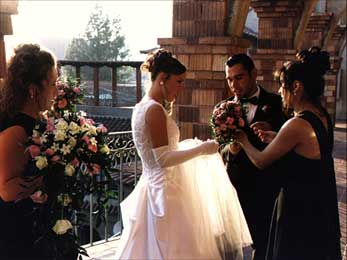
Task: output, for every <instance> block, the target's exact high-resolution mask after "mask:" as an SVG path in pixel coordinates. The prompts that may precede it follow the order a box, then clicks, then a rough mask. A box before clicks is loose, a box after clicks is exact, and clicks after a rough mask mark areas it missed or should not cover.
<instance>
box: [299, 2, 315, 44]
mask: <svg viewBox="0 0 347 260" xmlns="http://www.w3.org/2000/svg"><path fill="white" fill-rule="evenodd" d="M317 2H318V0H307V1H304V3H305V5H304V10H303V11H302V14H301V19H300V23H299V26H298V29H297V30H296V33H295V38H294V48H295V49H296V50H299V49H300V48H301V46H302V43H303V41H304V36H305V30H306V28H307V25H308V22H309V20H310V17H311V14H312V12H313V10H314V8H315V7H316V5H317Z"/></svg>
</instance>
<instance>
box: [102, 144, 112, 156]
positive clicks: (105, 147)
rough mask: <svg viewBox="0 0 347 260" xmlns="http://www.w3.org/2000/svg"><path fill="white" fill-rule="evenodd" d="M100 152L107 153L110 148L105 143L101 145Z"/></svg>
mask: <svg viewBox="0 0 347 260" xmlns="http://www.w3.org/2000/svg"><path fill="white" fill-rule="evenodd" d="M100 152H101V153H105V154H109V153H110V148H109V147H108V146H107V145H106V144H105V145H104V146H103V147H101V149H100Z"/></svg>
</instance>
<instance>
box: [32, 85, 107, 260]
mask: <svg viewBox="0 0 347 260" xmlns="http://www.w3.org/2000/svg"><path fill="white" fill-rule="evenodd" d="M57 87H58V95H57V97H55V99H54V103H53V106H52V110H51V111H46V112H45V113H44V116H43V120H42V121H40V122H39V123H38V124H37V125H36V126H35V128H34V130H33V134H32V136H31V137H30V138H29V141H28V146H27V149H28V151H29V154H30V162H29V163H30V164H31V166H32V167H31V168H32V174H33V175H34V176H43V186H42V187H41V190H42V191H43V192H44V194H46V195H47V201H46V202H45V203H44V204H43V208H45V209H46V212H45V213H44V214H45V220H44V222H43V223H38V228H39V229H40V230H41V233H42V236H43V237H46V238H47V239H46V240H45V241H50V243H51V244H50V245H49V246H51V247H52V248H51V249H50V250H49V252H54V253H53V255H49V257H51V258H50V259H53V258H54V259H65V258H66V257H67V256H66V255H65V256H64V255H59V254H60V253H61V252H69V254H72V255H76V254H77V253H80V254H84V255H85V254H86V251H85V249H83V248H82V247H80V246H79V245H78V243H77V237H76V234H75V233H74V231H73V229H72V227H73V226H74V225H77V222H76V219H77V217H76V216H77V215H80V213H81V212H80V210H81V209H80V207H81V205H82V202H83V198H84V196H85V195H87V194H90V193H91V192H98V193H99V194H102V193H103V191H104V188H105V183H106V182H107V180H110V178H111V177H110V175H109V173H108V169H109V166H110V163H111V158H110V148H109V146H108V144H107V141H108V140H107V129H106V128H105V127H104V126H103V125H102V124H96V123H95V122H94V121H93V120H92V119H90V118H87V117H86V113H85V112H82V111H77V110H76V104H79V103H80V102H81V100H82V97H83V95H82V91H81V88H80V86H79V85H78V83H77V82H76V81H72V80H59V81H58V83H57ZM101 173H103V176H105V177H106V179H105V177H103V178H99V175H100V174H101ZM105 180H106V182H105ZM105 197H106V196H104V197H103V198H105ZM77 212H79V213H78V214H77ZM76 214H77V215H76ZM61 223H64V228H63V230H64V232H60V231H59V232H57V230H60V229H59V228H58V227H59V226H61ZM67 241H70V242H69V243H67ZM66 247H68V249H67V248H66ZM57 254H58V255H57ZM64 257H65V258H64ZM71 259H72V258H71ZM75 259H76V258H75Z"/></svg>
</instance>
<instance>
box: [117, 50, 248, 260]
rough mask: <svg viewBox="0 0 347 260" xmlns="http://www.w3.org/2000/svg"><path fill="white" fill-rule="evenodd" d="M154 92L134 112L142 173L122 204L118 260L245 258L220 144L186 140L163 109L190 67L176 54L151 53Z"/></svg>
mask: <svg viewBox="0 0 347 260" xmlns="http://www.w3.org/2000/svg"><path fill="white" fill-rule="evenodd" d="M141 69H142V70H146V71H149V72H150V75H151V86H150V88H149V90H148V92H147V94H146V96H144V97H143V99H142V100H141V102H140V103H138V104H137V105H136V106H135V108H134V111H133V116H132V130H133V138H134V142H135V145H136V148H137V150H138V153H139V155H140V157H141V161H142V167H143V172H142V176H141V178H140V181H139V182H138V184H137V185H136V187H135V189H134V191H133V192H132V193H131V194H130V195H129V196H128V197H127V198H126V199H125V200H124V201H123V202H122V203H121V210H122V219H123V224H124V230H123V234H122V237H121V240H120V243H119V247H118V248H117V254H116V259H225V258H228V259H237V260H239V259H240V260H241V259H243V255H242V248H243V247H245V246H247V245H250V244H251V243H252V240H251V237H250V233H249V230H248V227H247V224H246V221H245V219H244V216H243V213H242V210H241V207H240V204H239V201H238V198H237V195H236V191H235V190H234V188H233V186H232V185H231V183H230V181H229V179H228V176H227V173H226V171H225V167H224V164H223V162H222V160H221V158H220V156H219V154H217V149H218V145H217V144H216V143H215V142H214V141H206V142H202V141H200V140H197V139H195V140H192V139H190V140H185V141H183V142H180V143H179V130H178V127H177V125H176V124H175V122H174V121H173V119H172V118H171V117H170V115H169V114H168V113H167V112H166V110H165V109H164V107H163V106H162V105H161V104H162V103H163V102H164V101H165V100H167V101H169V102H173V101H174V100H175V98H176V95H177V94H178V93H179V92H180V91H181V90H182V88H183V81H184V79H185V72H186V68H185V67H184V66H183V65H182V64H181V63H180V62H179V61H178V60H177V59H176V58H174V57H172V55H171V53H169V52H167V51H165V50H163V49H160V50H157V51H155V52H153V53H150V54H149V55H148V57H147V59H146V61H145V62H144V64H142V66H141Z"/></svg>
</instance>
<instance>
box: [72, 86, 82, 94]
mask: <svg viewBox="0 0 347 260" xmlns="http://www.w3.org/2000/svg"><path fill="white" fill-rule="evenodd" d="M73 91H74V92H75V93H76V94H79V93H81V89H80V88H79V87H74V88H73Z"/></svg>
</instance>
